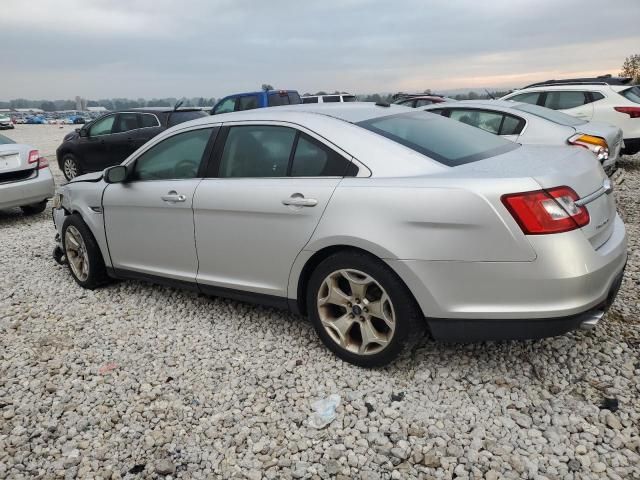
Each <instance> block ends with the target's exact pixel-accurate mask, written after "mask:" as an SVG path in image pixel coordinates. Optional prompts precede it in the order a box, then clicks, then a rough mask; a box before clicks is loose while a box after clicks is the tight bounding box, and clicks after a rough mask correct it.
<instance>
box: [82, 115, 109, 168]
mask: <svg viewBox="0 0 640 480" xmlns="http://www.w3.org/2000/svg"><path fill="white" fill-rule="evenodd" d="M115 119H116V114H115V113H113V114H111V115H106V116H104V117H101V118H99V119H98V120H96V121H95V122H93V123H92V124H91V125H89V126H88V127H85V129H86V130H85V131H86V132H87V136H84V137H82V136H81V137H80V138H79V140H78V155H79V156H80V158H81V162H82V169H83V170H84V171H88V172H96V171H98V170H102V169H104V166H105V164H107V163H108V161H109V155H110V154H111V151H110V145H111V142H110V140H111V136H112V130H113V125H114V123H115Z"/></svg>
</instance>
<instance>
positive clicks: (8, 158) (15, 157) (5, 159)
mask: <svg viewBox="0 0 640 480" xmlns="http://www.w3.org/2000/svg"><path fill="white" fill-rule="evenodd" d="M19 166H20V154H18V153H12V154H9V155H6V154H5V155H1V156H0V172H2V171H4V170H11V169H14V168H18V167H19Z"/></svg>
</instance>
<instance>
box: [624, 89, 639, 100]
mask: <svg viewBox="0 0 640 480" xmlns="http://www.w3.org/2000/svg"><path fill="white" fill-rule="evenodd" d="M620 95H622V96H623V97H624V98H626V99H627V100H631V101H632V102H633V103H640V87H631V88H627V89H626V90H623V91H621V92H620Z"/></svg>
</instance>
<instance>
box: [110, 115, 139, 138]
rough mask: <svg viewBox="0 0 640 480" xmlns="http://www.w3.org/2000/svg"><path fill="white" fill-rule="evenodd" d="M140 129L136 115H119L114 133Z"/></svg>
mask: <svg viewBox="0 0 640 480" xmlns="http://www.w3.org/2000/svg"><path fill="white" fill-rule="evenodd" d="M136 128H138V115H137V114H136V113H119V114H118V116H117V118H116V122H115V125H114V126H113V129H112V133H122V132H128V131H129V130H135V129H136Z"/></svg>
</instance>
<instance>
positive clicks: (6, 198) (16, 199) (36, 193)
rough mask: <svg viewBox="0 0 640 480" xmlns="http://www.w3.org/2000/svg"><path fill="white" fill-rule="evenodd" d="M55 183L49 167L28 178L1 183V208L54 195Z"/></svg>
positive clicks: (33, 201)
mask: <svg viewBox="0 0 640 480" xmlns="http://www.w3.org/2000/svg"><path fill="white" fill-rule="evenodd" d="M54 192H55V184H54V182H53V176H52V175H51V171H50V170H49V169H48V168H43V169H41V170H38V171H37V176H35V177H33V178H28V179H26V180H19V181H15V182H8V183H0V208H12V207H22V206H24V205H31V204H34V203H39V202H41V201H43V200H47V199H49V198H51V197H53V194H54Z"/></svg>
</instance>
